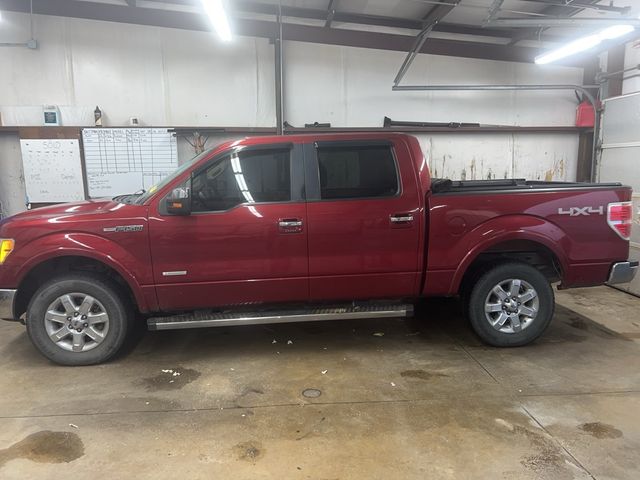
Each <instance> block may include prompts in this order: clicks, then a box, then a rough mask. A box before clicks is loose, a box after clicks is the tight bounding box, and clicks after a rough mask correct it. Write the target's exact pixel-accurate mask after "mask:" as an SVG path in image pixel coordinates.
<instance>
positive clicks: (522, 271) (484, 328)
mask: <svg viewBox="0 0 640 480" xmlns="http://www.w3.org/2000/svg"><path fill="white" fill-rule="evenodd" d="M510 279H517V280H521V281H524V282H526V283H528V284H529V286H530V287H532V288H533V290H535V292H536V293H537V299H538V300H537V315H535V317H534V318H533V320H530V318H531V317H527V316H526V315H523V316H520V314H519V312H520V310H518V311H517V312H512V310H511V308H514V309H515V308H520V307H518V306H517V305H519V304H517V302H514V303H513V304H512V303H511V302H512V301H511V300H510V299H506V300H505V301H507V302H509V306H508V307H505V308H507V310H505V311H504V312H505V315H507V314H508V313H512V315H513V322H514V323H515V326H514V324H512V323H511V322H512V320H511V318H509V319H508V320H506V321H505V323H504V325H503V326H502V328H503V329H505V330H512V331H511V332H505V331H500V330H498V329H497V328H496V327H494V326H493V325H492V323H491V321H490V320H489V318H488V317H490V318H491V319H492V320H494V319H495V320H497V319H498V317H500V316H501V315H502V312H501V311H498V312H495V313H485V304H486V303H491V304H494V302H495V304H496V305H497V304H500V305H502V302H501V301H499V297H498V295H497V294H495V297H494V296H493V295H494V294H493V293H492V291H493V289H494V287H495V286H497V285H499V284H500V283H501V282H507V281H509V280H510ZM503 285H509V284H507V283H504V284H503ZM523 285H524V284H523ZM521 288H522V290H521V291H522V292H525V288H527V287H525V286H522V287H521ZM503 290H504V288H503ZM490 294H491V295H492V296H491V297H489V295H490ZM523 295H524V293H523ZM492 298H493V299H495V300H494V301H490V300H491V299H492ZM510 298H511V297H510ZM516 298H517V297H516ZM523 298H527V297H524V296H523ZM466 303H467V304H466V311H467V314H468V316H469V321H470V323H471V326H472V327H473V330H474V331H475V332H476V334H478V336H479V337H480V338H481V339H482V340H483V341H484V342H485V343H487V344H489V345H492V346H494V347H520V346H522V345H527V344H529V343H531V342H533V341H534V340H535V339H537V338H538V337H540V335H542V334H543V333H544V331H545V330H546V329H547V327H548V326H549V324H550V323H551V319H552V318H553V312H554V309H555V298H554V295H553V289H552V287H551V285H550V284H549V281H548V280H547V279H546V278H545V276H544V275H543V274H542V273H541V272H540V271H539V270H537V269H536V268H535V267H532V266H531V265H528V264H526V263H517V262H510V263H503V264H499V265H497V266H495V267H493V268H491V269H490V270H488V271H486V272H485V273H484V274H483V275H481V276H480V277H479V278H478V279H477V281H476V282H475V284H474V285H473V286H472V287H471V293H470V295H469V296H468V299H467V300H466ZM527 305H528V306H529V307H531V306H532V305H534V304H533V300H529V301H528V302H525V306H527ZM500 318H504V317H500ZM518 325H520V330H518ZM523 325H526V326H525V327H524V328H522V326H523Z"/></svg>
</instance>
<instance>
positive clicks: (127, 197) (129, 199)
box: [112, 188, 147, 204]
mask: <svg viewBox="0 0 640 480" xmlns="http://www.w3.org/2000/svg"><path fill="white" fill-rule="evenodd" d="M145 193H147V191H146V190H145V189H144V188H141V189H140V190H138V191H137V192H134V193H126V194H124V195H117V196H115V197H113V198H112V200H113V201H114V202H120V203H129V204H130V203H133V199H134V197H139V196H140V195H144V194H145Z"/></svg>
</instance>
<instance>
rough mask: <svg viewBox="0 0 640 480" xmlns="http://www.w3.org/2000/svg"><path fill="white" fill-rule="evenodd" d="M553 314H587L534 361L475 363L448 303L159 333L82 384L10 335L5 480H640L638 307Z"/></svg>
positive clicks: (609, 301) (80, 377) (600, 304)
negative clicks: (410, 312) (409, 316)
mask: <svg viewBox="0 0 640 480" xmlns="http://www.w3.org/2000/svg"><path fill="white" fill-rule="evenodd" d="M558 298H559V302H561V303H564V304H566V305H572V308H573V309H574V310H580V312H576V311H572V310H569V309H568V308H566V307H563V306H558V308H557V312H556V318H555V320H554V322H553V323H552V326H551V327H550V329H549V330H548V332H547V333H546V335H545V336H544V337H543V338H542V339H541V340H539V341H538V342H537V343H535V344H534V345H531V346H529V347H524V348H517V349H494V348H489V347H486V346H483V345H482V344H481V343H480V342H479V341H478V340H477V339H476V338H475V337H474V336H473V335H472V334H471V333H470V331H469V330H468V328H467V327H466V326H465V324H464V321H463V320H462V319H461V317H460V315H459V305H458V304H457V303H456V302H455V301H452V300H440V301H433V302H428V303H427V304H425V305H423V306H422V308H421V309H420V311H419V313H418V318H417V319H413V320H386V321H382V320H380V321H379V320H373V321H366V320H363V321H349V322H327V323H322V324H290V325H276V326H269V327H264V326H255V327H236V328H224V329H210V330H191V331H177V332H153V333H151V332H150V333H147V334H146V336H145V337H144V338H143V340H142V341H141V342H140V343H139V344H138V345H137V346H136V347H135V348H134V349H133V351H131V352H130V353H128V354H127V355H125V356H123V357H121V358H119V359H118V360H116V361H114V362H111V363H109V364H107V365H100V366H95V367H82V368H63V367H57V366H54V365H52V364H50V363H48V362H47V361H46V360H44V359H43V358H42V357H40V356H39V355H38V354H37V353H36V351H35V350H34V349H33V347H32V346H31V344H30V343H29V340H28V339H27V336H26V334H25V332H24V328H23V327H21V326H20V325H15V324H11V323H5V322H0V339H1V340H0V358H1V359H2V360H1V361H2V364H1V365H2V372H1V374H0V392H1V395H0V478H2V479H4V480H8V479H25V478H38V479H66V478H92V479H102V478H105V479H120V478H136V479H147V478H148V479H154V480H155V479H162V478H172V479H173V478H180V479H183V478H185V479H186V478H202V479H205V478H207V479H209V478H233V479H245V478H247V479H248V478H265V479H266V478H277V479H282V478H293V479H295V478H301V479H343V480H344V479H365V478H366V479H378V478H379V479H383V478H384V479H389V478H399V479H413V478H416V479H425V478H428V479H436V478H451V479H461V478H473V479H480V478H491V479H519V478H525V479H534V478H535V479H545V478H548V479H554V480H555V479H560V480H562V479H572V478H578V479H581V478H587V479H592V478H597V479H613V478H615V479H623V478H628V479H637V478H640V368H639V367H640V344H639V343H638V340H637V338H638V335H635V334H634V333H637V330H635V328H638V330H640V325H638V326H637V327H636V326H634V325H633V322H635V323H636V324H640V319H639V317H638V311H639V309H640V299H636V298H633V297H630V296H628V295H626V294H624V293H621V292H618V291H615V290H613V289H609V288H607V287H602V288H596V289H589V290H586V289H585V290H579V291H575V292H574V293H562V294H561V295H559V297H558ZM590 305H591V306H590ZM614 305H615V307H614ZM612 313H613V315H612ZM589 317H591V318H595V319H596V320H599V321H601V322H603V323H604V324H605V325H604V326H603V325H601V324H599V323H595V322H594V321H593V320H592V319H591V318H589ZM612 317H615V322H614V324H613V325H610V324H609V322H610V320H611V318H612ZM377 333H384V335H382V336H379V335H375V334H377ZM289 341H291V342H292V343H289ZM305 389H318V390H320V392H321V395H320V396H319V397H317V398H307V397H305V396H303V395H302V392H303V391H304V390H305Z"/></svg>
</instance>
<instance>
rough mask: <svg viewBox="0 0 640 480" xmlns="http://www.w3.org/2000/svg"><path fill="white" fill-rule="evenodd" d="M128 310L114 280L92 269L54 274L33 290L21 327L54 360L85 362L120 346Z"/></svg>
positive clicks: (129, 318)
mask: <svg viewBox="0 0 640 480" xmlns="http://www.w3.org/2000/svg"><path fill="white" fill-rule="evenodd" d="M132 317H133V312H132V308H131V306H130V304H129V302H128V301H127V299H126V296H125V295H123V293H122V292H121V290H120V289H119V288H118V286H117V285H116V284H114V283H113V282H111V281H109V280H108V279H106V278H103V277H101V276H98V275H93V274H89V273H77V274H70V275H65V276H62V277H58V278H55V279H53V280H51V281H49V282H47V283H46V284H44V285H43V286H42V287H40V288H39V289H38V291H37V292H36V293H35V294H34V296H33V298H32V299H31V302H30V304H29V307H28V309H27V321H26V323H27V333H28V334H29V338H31V341H32V342H33V344H34V345H35V346H36V348H37V349H38V350H39V351H40V353H42V354H43V355H44V356H45V357H47V358H48V359H49V360H51V361H53V362H55V363H58V364H60V365H91V364H95V363H101V362H104V361H106V360H108V359H110V358H111V357H112V356H113V355H115V354H116V353H117V352H118V350H120V348H121V347H122V345H123V344H124V342H125V339H126V337H127V333H128V331H129V330H130V326H131V322H132Z"/></svg>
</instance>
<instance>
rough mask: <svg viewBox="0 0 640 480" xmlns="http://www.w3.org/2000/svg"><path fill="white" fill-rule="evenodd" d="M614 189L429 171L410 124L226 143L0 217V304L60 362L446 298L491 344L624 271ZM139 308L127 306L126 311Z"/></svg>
mask: <svg viewBox="0 0 640 480" xmlns="http://www.w3.org/2000/svg"><path fill="white" fill-rule="evenodd" d="M630 200H631V189H630V188H629V187H625V186H622V185H620V184H617V183H616V184H580V183H565V182H537V181H525V180H519V179H513V180H484V181H451V180H446V179H434V178H431V177H430V175H429V169H428V167H427V162H426V161H425V157H424V155H423V153H422V151H421V149H420V145H419V143H418V141H417V139H416V138H414V137H412V136H409V135H403V134H394V133H384V134H381V133H360V134H330V135H292V136H278V137H262V138H247V139H243V140H239V141H233V142H227V143H225V144H222V145H220V146H218V147H217V148H215V149H213V150H210V151H207V152H204V153H202V154H201V155H199V156H197V157H195V158H194V159H193V160H191V161H190V162H188V163H185V164H183V165H182V166H181V167H180V168H178V170H176V171H175V173H173V174H172V175H170V176H168V177H166V178H165V179H164V180H162V181H161V182H160V183H159V184H158V185H157V186H155V187H153V188H151V189H149V191H147V192H143V193H138V194H132V195H123V196H120V197H116V198H114V199H106V200H92V201H84V202H77V203H69V204H64V205H56V206H50V207H45V208H39V209H36V210H32V211H28V212H25V213H21V214H18V215H15V216H13V217H10V218H8V219H5V220H3V221H2V222H1V223H0V239H1V242H2V243H1V248H0V318H4V319H13V320H21V321H23V322H24V323H25V324H26V328H27V332H28V334H29V337H30V338H31V340H32V342H33V344H34V345H35V346H36V347H37V349H38V350H39V351H40V352H41V353H42V354H44V355H45V356H46V357H47V358H49V359H51V360H52V361H54V362H57V363H59V364H64V365H86V364H93V363H98V362H102V361H105V360H107V359H109V358H110V357H112V356H113V355H114V354H115V353H116V352H118V350H119V349H120V348H121V346H122V345H123V342H124V341H125V339H126V338H127V336H128V335H130V333H131V331H132V327H133V325H134V322H135V321H139V320H136V319H140V318H143V319H146V322H147V324H148V327H149V328H150V329H155V330H160V329H172V328H194V327H207V326H216V325H242V324H245V325H246V324H257V323H275V322H287V321H309V320H334V319H348V318H376V317H399V316H405V315H410V314H411V312H412V305H413V303H414V302H416V301H417V300H419V299H420V298H422V297H430V296H455V295H460V297H461V298H462V299H463V302H464V305H465V310H466V312H467V316H468V318H469V321H470V323H471V326H472V327H473V329H474V330H475V332H476V333H477V334H478V335H479V336H480V338H481V339H482V340H484V341H485V342H486V343H488V344H490V345H494V346H502V347H507V346H520V345H525V344H527V343H529V342H531V341H533V340H535V339H536V338H537V337H539V336H540V335H541V334H542V333H543V332H544V330H545V329H546V328H547V326H548V325H549V322H550V321H551V319H552V316H553V311H554V295H553V290H552V287H551V283H553V282H560V283H559V286H560V288H569V287H576V286H589V285H600V284H603V283H605V282H607V281H608V282H609V283H619V282H627V281H629V280H631V278H632V277H633V275H634V274H635V271H636V269H637V266H638V262H630V261H628V253H629V235H630V229H631V221H632V205H631V202H630ZM143 321H144V320H143Z"/></svg>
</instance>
